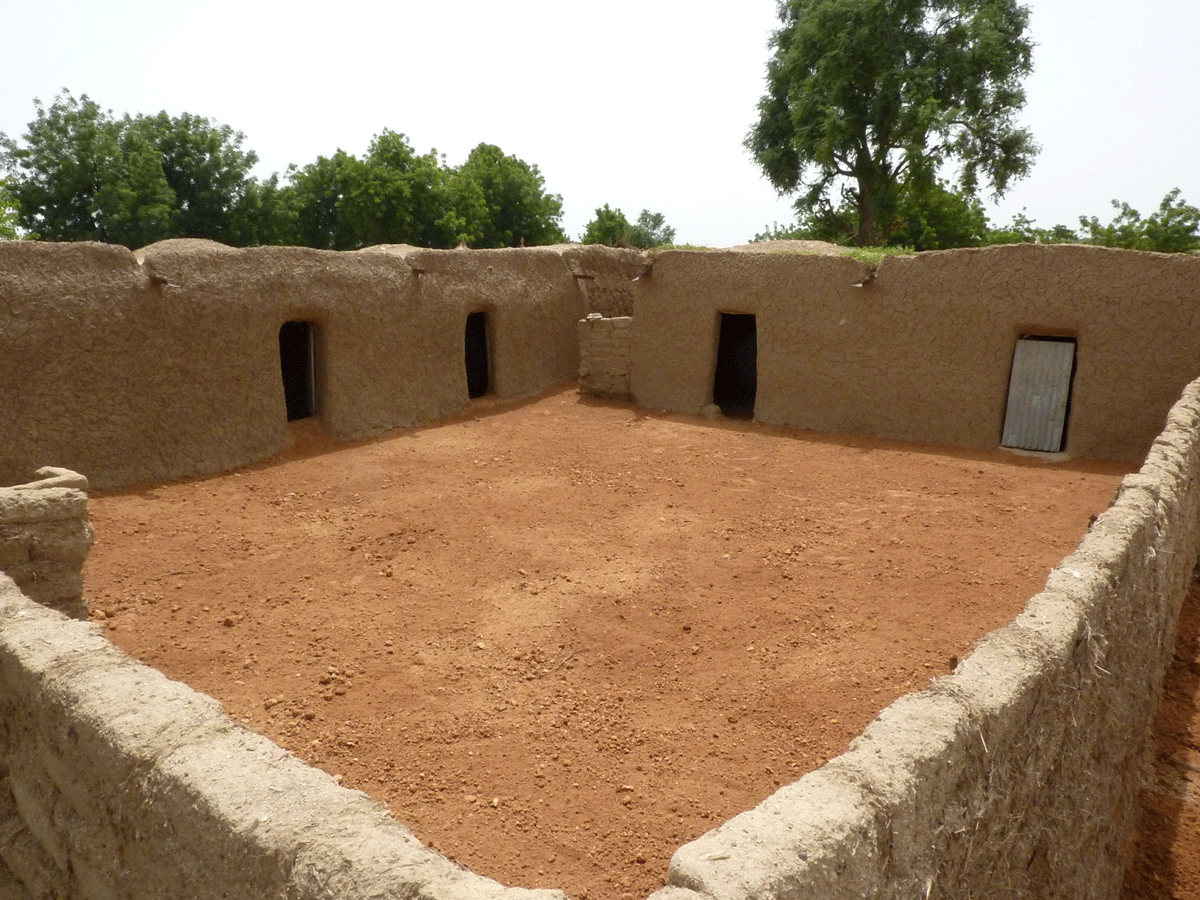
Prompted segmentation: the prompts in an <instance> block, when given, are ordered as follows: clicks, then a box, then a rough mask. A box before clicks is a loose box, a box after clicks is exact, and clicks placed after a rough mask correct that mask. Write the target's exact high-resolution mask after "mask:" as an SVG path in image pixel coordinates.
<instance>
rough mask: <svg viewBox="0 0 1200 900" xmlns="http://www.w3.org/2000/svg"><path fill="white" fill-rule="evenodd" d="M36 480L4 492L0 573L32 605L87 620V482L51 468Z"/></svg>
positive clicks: (89, 528) (0, 516)
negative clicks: (85, 576) (12, 581)
mask: <svg viewBox="0 0 1200 900" xmlns="http://www.w3.org/2000/svg"><path fill="white" fill-rule="evenodd" d="M34 477H35V478H36V479H37V480H36V481H32V482H29V483H27V484H18V485H15V486H13V487H0V572H4V573H5V574H7V575H8V576H9V577H10V578H12V579H13V580H14V581H15V582H16V584H17V587H19V588H20V589H21V590H22V591H23V592H24V593H25V595H26V596H27V597H29V598H30V599H31V600H34V601H35V602H37V603H41V604H43V605H44V606H48V607H50V608H51V609H56V610H58V611H59V612H62V613H64V614H66V615H68V616H72V617H73V618H76V619H86V618H87V604H86V603H85V602H84V600H83V563H84V560H86V559H87V555H88V551H89V550H90V549H91V548H92V526H91V524H90V523H89V522H88V499H87V489H88V482H87V479H86V478H84V477H83V476H82V475H80V474H78V473H77V472H71V471H69V470H68V469H56V468H51V467H46V468H42V469H38V470H37V472H35V473H34Z"/></svg>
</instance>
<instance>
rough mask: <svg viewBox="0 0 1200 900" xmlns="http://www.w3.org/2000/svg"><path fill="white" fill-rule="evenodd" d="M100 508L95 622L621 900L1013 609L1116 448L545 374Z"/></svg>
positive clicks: (548, 877)
mask: <svg viewBox="0 0 1200 900" xmlns="http://www.w3.org/2000/svg"><path fill="white" fill-rule="evenodd" d="M295 436H296V445H295V446H294V447H293V449H292V450H291V451H289V452H288V453H287V454H285V455H284V456H283V457H282V458H280V459H277V460H274V461H272V462H271V463H270V464H269V465H263V466H260V467H256V468H251V469H248V470H244V471H240V472H237V473H234V474H230V475H224V476H221V477H214V478H207V479H201V480H195V481H189V482H180V483H172V484H166V485H161V486H155V487H149V488H144V489H136V490H129V491H124V492H119V493H111V494H99V493H98V494H95V495H94V496H93V498H92V504H91V511H92V521H93V524H94V525H95V528H96V535H97V538H96V545H95V548H94V550H93V551H92V555H91V558H90V560H89V562H88V564H87V567H86V571H85V578H86V582H85V583H86V595H87V598H88V600H89V601H90V603H91V605H92V609H93V617H94V618H96V619H100V620H102V621H104V622H105V623H106V624H107V628H108V632H109V636H110V638H111V639H112V640H113V641H114V642H115V643H117V644H118V645H119V646H121V647H123V648H125V649H126V650H128V651H129V652H130V653H132V654H134V655H135V656H138V657H140V658H141V659H144V660H145V661H146V662H148V663H149V664H151V665H153V666H155V667H157V668H159V669H161V670H162V671H164V672H165V673H167V674H168V675H169V676H170V677H172V678H176V679H179V680H181V681H184V682H186V683H188V684H190V685H192V686H193V687H195V688H197V689H199V690H201V691H204V692H206V693H208V694H211V695H213V696H214V697H217V698H218V699H220V700H221V701H222V703H224V705H225V707H226V709H227V710H228V711H229V712H230V714H231V715H233V716H234V717H235V718H237V719H239V720H241V721H243V722H245V723H247V724H248V725H250V726H251V727H253V728H255V729H256V730H258V731H260V732H261V733H263V734H265V735H267V736H269V737H270V738H272V739H273V740H275V741H277V742H278V743H279V744H281V745H282V746H284V747H286V748H288V749H289V750H291V751H292V752H293V753H295V754H296V755H298V756H300V757H301V758H303V759H305V760H307V761H308V762H310V763H312V764H314V765H317V766H320V767H321V768H323V769H325V770H326V771H328V772H330V773H333V774H335V775H337V776H340V778H341V780H342V783H343V784H345V785H347V786H351V787H355V788H359V789H361V790H363V791H365V792H367V793H368V794H370V795H371V796H373V797H375V798H376V799H378V800H379V801H380V802H381V803H383V804H385V805H386V806H387V807H388V808H389V809H391V811H392V812H393V814H394V815H395V816H396V817H397V818H398V819H400V820H401V821H403V822H405V823H406V824H408V825H409V826H410V827H411V828H412V829H413V830H414V832H415V833H416V834H417V836H418V837H420V838H421V839H422V840H423V841H425V842H426V843H427V844H429V845H430V846H432V847H435V848H436V849H437V850H439V851H441V852H442V853H444V854H446V855H447V856H449V857H450V858H452V859H455V860H457V861H459V862H461V863H462V864H464V865H466V866H469V867H470V868H472V869H473V870H475V871H476V872H478V873H480V874H483V875H487V876H489V877H492V878H496V879H498V880H500V881H503V882H505V883H508V884H514V885H521V886H527V887H558V888H562V889H565V890H566V891H567V892H568V893H569V894H571V895H572V896H573V897H576V898H581V900H585V898H609V897H614V898H615V897H622V896H627V897H643V896H645V895H646V894H648V893H649V892H651V891H652V890H654V889H655V888H657V887H659V886H661V885H662V884H663V881H664V877H665V874H666V867H667V861H668V860H669V858H670V855H671V853H672V852H673V850H674V848H675V847H676V846H678V845H679V844H681V843H683V842H686V841H688V840H690V839H691V838H694V837H695V836H697V835H699V834H701V833H703V832H704V831H706V830H708V829H710V828H712V827H714V826H715V825H717V824H718V823H719V822H721V821H722V820H724V819H727V818H729V817H730V816H732V815H734V814H736V813H737V812H740V811H741V810H744V809H747V808H749V807H751V806H753V805H754V804H756V803H758V802H759V801H761V800H762V799H763V798H764V797H765V796H766V795H767V794H769V793H770V792H771V791H773V790H774V789H775V787H776V786H778V785H781V784H784V783H787V782H791V781H794V780H796V779H797V778H799V777H800V776H801V775H802V774H804V773H805V772H807V771H809V770H811V769H813V768H815V767H817V766H819V765H820V764H821V763H822V762H824V761H825V760H828V759H829V758H831V757H833V756H835V755H837V754H838V753H840V752H841V751H843V750H844V749H845V747H846V745H847V743H848V742H849V741H850V739H851V738H852V737H854V736H855V735H856V734H858V733H859V732H860V731H862V729H863V728H864V727H865V726H866V725H867V724H868V723H869V722H870V721H871V720H872V719H873V718H874V717H875V715H876V714H877V713H878V712H879V711H880V710H881V709H882V708H883V707H884V706H886V705H887V704H888V703H890V702H891V701H892V700H893V699H895V698H896V697H897V696H899V695H901V694H903V693H905V692H908V691H912V690H916V689H920V688H922V687H924V686H925V685H926V684H927V683H928V681H929V679H930V678H931V677H934V676H937V675H941V674H944V673H946V672H948V671H950V670H951V669H952V668H953V666H954V665H955V664H956V661H957V659H958V658H960V657H962V656H964V655H965V654H967V653H969V652H970V650H971V647H972V645H973V644H974V642H975V641H976V640H977V639H978V638H979V637H981V636H982V635H984V634H985V633H987V632H988V631H990V630H992V629H994V628H996V627H997V626H999V625H1001V624H1003V623H1005V622H1007V621H1009V620H1010V619H1012V618H1013V616H1014V615H1015V614H1016V613H1017V612H1018V611H1019V610H1020V609H1021V607H1022V606H1023V605H1024V603H1025V601H1026V600H1027V599H1028V598H1029V597H1030V596H1031V595H1032V594H1034V593H1035V592H1037V591H1038V590H1039V589H1040V588H1041V586H1042V585H1043V583H1044V581H1045V577H1046V574H1047V572H1048V571H1049V569H1050V568H1051V567H1052V566H1053V565H1054V564H1055V563H1057V562H1058V560H1059V559H1061V557H1063V556H1064V555H1065V554H1066V553H1068V552H1069V551H1070V550H1071V549H1072V548H1073V547H1074V546H1075V544H1076V543H1077V542H1078V540H1079V538H1080V537H1081V536H1082V534H1083V532H1084V531H1085V529H1086V528H1087V525H1088V517H1089V516H1090V515H1092V514H1095V513H1099V512H1100V511H1102V510H1103V509H1104V508H1105V507H1106V506H1107V504H1108V502H1109V501H1110V499H1111V498H1112V495H1113V492H1114V490H1115V488H1116V485H1117V483H1118V480H1119V476H1120V475H1121V474H1122V473H1123V472H1124V471H1125V468H1126V467H1122V466H1118V465H1115V464H1107V463H1092V462H1080V461H1076V462H1068V463H1062V464H1056V465H1048V464H1045V463H1044V462H1042V461H1040V460H1035V459H1030V458H1023V457H1018V456H1014V455H1010V454H1007V453H1004V452H1000V451H997V452H992V453H966V452H952V451H942V450H936V449H932V448H927V447H921V446H916V445H905V444H898V443H888V442H881V441H873V440H866V439H857V438H846V437H837V438H834V437H829V436H822V435H814V434H810V433H805V432H796V431H790V430H785V429H778V428H770V427H765V426H760V425H754V424H750V423H744V422H733V421H727V420H713V421H708V420H703V419H697V418H692V417H686V416H678V415H668V414H655V413H651V412H648V411H645V410H638V409H632V408H628V407H625V406H619V405H610V404H604V403H598V402H593V401H588V400H584V399H581V398H579V397H578V396H577V394H576V393H575V392H574V391H573V390H561V391H558V392H555V393H552V394H549V395H547V396H545V397H542V398H540V399H538V400H536V401H532V402H528V403H525V404H519V405H515V406H512V405H510V406H506V407H502V406H488V405H478V406H476V407H475V408H474V410H473V414H472V415H471V416H468V417H465V418H463V419H461V420H457V421H454V422H451V423H448V424H443V425H440V426H438V427H436V428H429V429H423V430H414V431H407V432H402V433H396V434H393V435H390V436H388V437H386V438H383V439H378V440H374V441H371V442H366V443H362V444H358V445H354V446H339V447H335V446H332V445H331V444H329V443H328V442H327V441H325V440H324V439H323V438H322V437H321V436H320V434H319V432H318V428H317V426H316V424H315V423H312V422H305V423H299V424H298V425H297V426H295Z"/></svg>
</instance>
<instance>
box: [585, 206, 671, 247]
mask: <svg viewBox="0 0 1200 900" xmlns="http://www.w3.org/2000/svg"><path fill="white" fill-rule="evenodd" d="M674 241H675V229H674V228H672V227H671V226H670V225H668V224H667V219H666V216H664V215H663V214H662V213H655V212H650V210H648V209H643V210H642V211H641V213H640V214H639V215H638V217H637V222H634V223H632V224H631V223H630V221H629V220H628V219H627V218H625V213H623V212H621V210H619V209H610V208H609V206H608V204H607V203H605V204H604V206H602V207H600V208H599V209H597V210H596V217H595V218H594V219H592V221H590V222H588V223H587V227H586V228H585V230H584V233H583V237H582V239H581V240H580V243H582V244H608V245H609V246H613V247H637V248H639V249H641V250H649V249H650V248H651V247H667V246H670V245H671V244H672V243H674Z"/></svg>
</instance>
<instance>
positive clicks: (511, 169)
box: [452, 144, 567, 247]
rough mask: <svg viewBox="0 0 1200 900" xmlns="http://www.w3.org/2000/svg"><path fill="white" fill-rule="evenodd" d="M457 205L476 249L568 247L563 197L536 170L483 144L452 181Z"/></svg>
mask: <svg viewBox="0 0 1200 900" xmlns="http://www.w3.org/2000/svg"><path fill="white" fill-rule="evenodd" d="M452 192H453V196H454V203H455V205H456V209H457V212H458V214H459V215H460V216H461V218H462V221H463V224H464V225H465V227H466V229H467V236H466V240H467V243H468V244H470V245H471V246H472V247H519V246H534V245H542V244H558V243H563V242H564V241H566V239H567V238H566V235H565V234H564V233H563V230H562V226H561V225H560V222H561V221H562V197H560V196H559V195H558V194H548V193H546V189H545V182H544V180H543V178H542V174H541V172H539V171H538V167H537V166H531V165H529V164H528V163H526V162H525V161H524V160H520V159H517V158H516V157H515V156H508V155H506V154H505V153H504V151H503V150H501V149H500V148H499V147H497V146H495V145H493V144H480V145H479V146H478V147H476V148H475V149H474V150H472V151H471V153H470V155H469V156H468V157H467V160H466V162H464V163H463V164H462V165H461V166H459V167H458V169H457V170H455V172H454V173H453V175H452Z"/></svg>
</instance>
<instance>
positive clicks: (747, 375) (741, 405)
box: [712, 313, 758, 419]
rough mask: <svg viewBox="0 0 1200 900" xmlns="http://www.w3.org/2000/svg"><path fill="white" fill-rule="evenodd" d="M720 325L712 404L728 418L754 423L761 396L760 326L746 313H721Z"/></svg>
mask: <svg viewBox="0 0 1200 900" xmlns="http://www.w3.org/2000/svg"><path fill="white" fill-rule="evenodd" d="M720 324H721V328H720V336H719V337H718V339H717V370H716V373H715V374H714V375H713V401H712V402H713V403H714V404H715V405H716V406H718V407H720V409H721V412H722V414H724V415H726V416H730V417H732V418H737V419H753V418H754V397H755V395H756V394H757V393H758V326H757V324H756V322H755V318H754V316H753V315H749V314H746V313H721V323H720Z"/></svg>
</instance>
